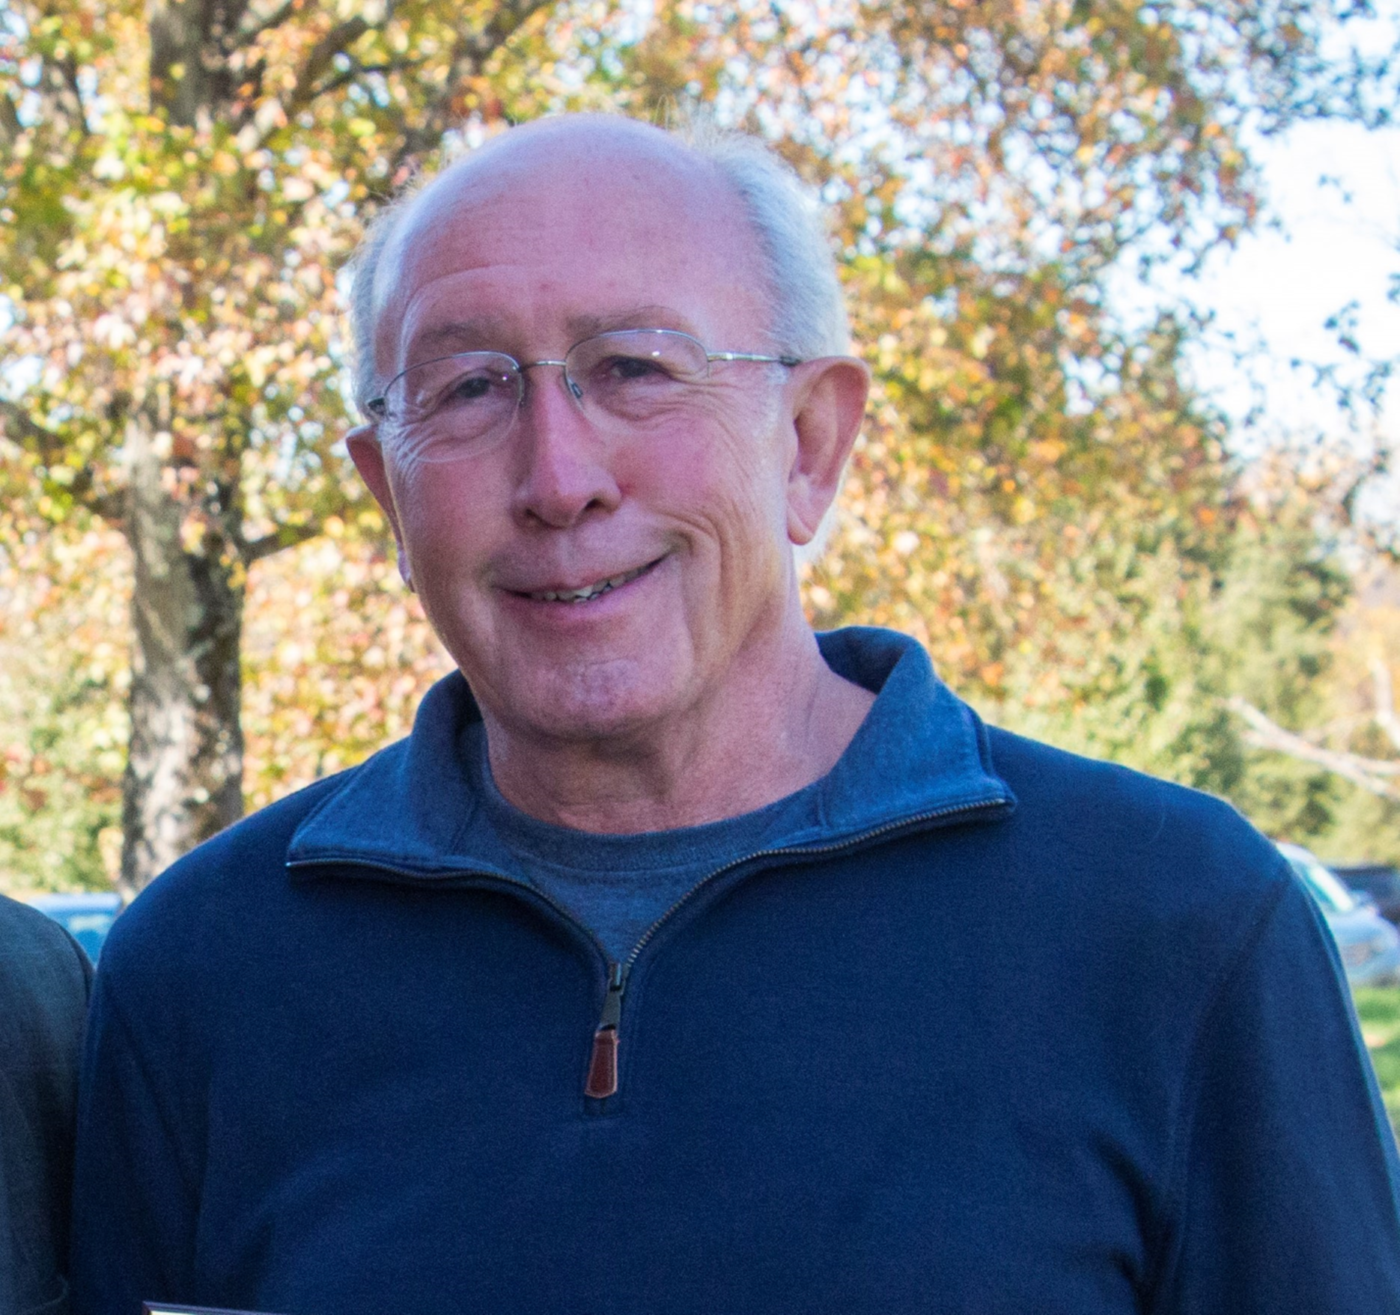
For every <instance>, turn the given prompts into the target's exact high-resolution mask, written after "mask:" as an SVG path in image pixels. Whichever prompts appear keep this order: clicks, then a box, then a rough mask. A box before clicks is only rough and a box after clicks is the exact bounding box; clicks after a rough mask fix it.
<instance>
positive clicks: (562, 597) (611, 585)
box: [528, 566, 647, 603]
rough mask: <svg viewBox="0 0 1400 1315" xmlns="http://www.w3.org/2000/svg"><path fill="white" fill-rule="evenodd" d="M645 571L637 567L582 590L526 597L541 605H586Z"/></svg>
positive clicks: (544, 591) (550, 590) (549, 591)
mask: <svg viewBox="0 0 1400 1315" xmlns="http://www.w3.org/2000/svg"><path fill="white" fill-rule="evenodd" d="M646 569H647V568H646V567H645V566H639V567H637V569H636V570H635V571H624V572H623V573H622V574H621V575H614V576H612V577H611V578H610V579H607V580H600V581H599V582H598V583H597V584H590V585H585V586H584V587H583V588H582V589H564V590H554V589H545V590H543V591H541V592H540V593H537V594H529V595H528V597H530V598H534V599H537V600H539V601H540V602H543V603H586V602H588V600H589V599H590V598H597V597H599V596H600V595H602V594H605V593H607V592H608V591H609V590H610V589H616V588H618V587H619V586H621V585H624V584H626V583H627V582H628V581H629V580H635V579H636V578H637V577H638V576H639V575H641V574H642V572H643V571H645V570H646Z"/></svg>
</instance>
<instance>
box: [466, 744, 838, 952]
mask: <svg viewBox="0 0 1400 1315" xmlns="http://www.w3.org/2000/svg"><path fill="white" fill-rule="evenodd" d="M465 740H466V743H465V744H464V745H463V749H464V750H465V753H466V759H467V764H468V771H469V773H470V776H471V778H472V786H473V788H474V790H475V792H476V796H477V798H478V799H479V800H480V801H481V808H480V809H479V811H478V812H477V814H476V817H475V818H474V819H473V829H474V830H476V829H478V828H479V829H480V833H479V834H478V835H475V836H474V837H473V840H474V842H476V843H477V844H479V845H480V846H481V848H482V849H484V850H486V851H487V852H492V853H493V856H494V858H495V859H496V861H497V862H498V863H500V864H501V866H502V867H503V868H504V870H505V871H507V872H509V873H511V875H513V876H519V877H521V878H523V879H525V880H527V881H529V882H530V884H531V885H533V886H535V887H536V888H538V889H539V890H540V891H542V892H543V893H544V894H545V895H547V896H548V897H549V898H550V899H552V900H553V901H554V902H555V903H556V904H560V905H563V907H564V908H566V909H568V910H569V912H570V913H572V914H573V915H574V917H575V918H577V919H578V921H579V922H581V923H582V924H583V925H584V926H585V927H588V928H589V929H590V930H591V931H592V932H593V934H594V935H595V936H597V938H598V939H599V940H600V941H601V942H602V944H603V947H604V948H605V949H606V950H607V953H608V957H609V959H611V960H612V961H613V962H614V963H621V962H622V961H623V960H625V959H626V958H627V956H628V954H630V953H631V951H632V948H633V946H635V945H636V944H637V942H638V941H639V940H640V939H641V938H642V936H643V935H645V933H646V931H647V928H649V927H650V926H651V925H652V924H653V923H654V922H656V921H657V919H659V918H661V917H662V916H663V915H664V914H665V913H666V912H667V911H668V910H669V909H670V908H671V907H672V906H673V905H675V904H676V903H677V902H678V901H679V900H681V899H683V898H684V897H685V895H686V894H688V893H689V892H690V891H691V890H692V889H694V887H695V886H696V884H697V883H699V882H701V881H703V880H704V879H705V878H706V877H708V876H709V875H710V874H711V873H713V872H717V871H718V870H719V869H720V868H723V867H728V866H729V865H730V864H732V863H736V862H739V861H740V860H742V859H744V858H747V857H748V856H750V855H752V854H756V853H758V852H759V851H761V850H767V849H778V848H781V847H782V846H783V845H784V843H786V841H787V840H788V838H790V837H795V836H796V835H797V834H798V833H800V832H806V833H807V834H808V835H809V836H810V834H811V831H812V828H813V827H814V826H816V825H817V824H818V821H819V817H818V803H819V800H818V794H819V789H820V785H821V782H820V781H816V782H813V783H812V784H811V785H809V786H807V787H806V788H804V789H802V790H799V791H797V793H796V794H790V795H788V796H787V797H786V798H784V799H779V800H778V801H777V802H776V803H772V804H769V805H768V806H767V807H766V808H760V809H758V810H757V811H755V812H752V813H743V814H741V815H740V816H738V817H730V818H725V819H724V820H723V821H720V822H709V823H707V824H705V825H704V826H690V827H682V828H680V829H679V830H676V831H643V832H640V833H637V834H632V835H598V834H596V833H594V832H591V831H575V830H573V829H572V828H570V827H562V826H553V825H551V824H550V823H548V822H541V821H538V820H537V819H536V818H533V817H530V816H528V815H527V814H525V813H522V812H521V811H520V810H519V809H518V808H516V807H514V806H513V805H512V804H510V803H508V802H507V801H506V800H505V799H504V798H503V797H502V795H501V792H500V791H499V790H498V789H497V788H496V783H495V781H494V780H493V779H492V777H491V767H490V764H489V762H488V760H487V755H486V731H485V727H484V726H483V725H482V724H481V723H480V722H475V723H473V724H472V725H471V726H469V727H468V728H467V732H466V736H465Z"/></svg>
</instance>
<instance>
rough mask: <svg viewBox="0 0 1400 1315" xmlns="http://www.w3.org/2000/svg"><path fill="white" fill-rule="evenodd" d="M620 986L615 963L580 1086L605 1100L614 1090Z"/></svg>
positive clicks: (620, 997) (584, 1091) (620, 1000)
mask: <svg viewBox="0 0 1400 1315" xmlns="http://www.w3.org/2000/svg"><path fill="white" fill-rule="evenodd" d="M622 985H623V983H622V965H621V964H619V963H615V964H613V966H612V977H611V978H610V979H609V981H608V993H607V995H605V996H604V997H603V1016H602V1018H601V1019H599V1021H598V1030H597V1031H596V1032H594V1033H593V1055H592V1058H591V1059H590V1060H589V1061H588V1081H587V1082H586V1083H584V1087H583V1094H584V1095H585V1096H591V1097H593V1098H594V1099H595V1100H606V1099H607V1097H609V1096H611V1095H613V1094H614V1093H615V1092H616V1091H617V1025H618V1023H619V1022H621V1020H622Z"/></svg>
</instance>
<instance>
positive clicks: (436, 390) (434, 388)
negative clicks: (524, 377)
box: [384, 352, 520, 462]
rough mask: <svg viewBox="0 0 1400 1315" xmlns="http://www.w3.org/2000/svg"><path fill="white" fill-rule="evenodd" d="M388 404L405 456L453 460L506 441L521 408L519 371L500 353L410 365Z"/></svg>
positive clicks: (393, 388)
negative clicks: (511, 423) (513, 420)
mask: <svg viewBox="0 0 1400 1315" xmlns="http://www.w3.org/2000/svg"><path fill="white" fill-rule="evenodd" d="M384 400H385V403H386V407H387V411H388V417H389V421H390V423H391V424H392V425H393V426H394V427H395V439H394V441H395V443H396V445H397V446H398V448H399V450H400V452H401V454H402V455H404V456H406V457H408V458H410V459H412V460H415V461H424V462H438V461H454V460H456V459H458V458H459V457H465V456H473V455H475V454H476V453H478V452H484V451H485V450H486V449H487V448H489V447H491V446H493V445H494V444H495V443H496V442H497V441H499V440H500V439H501V438H503V437H504V436H505V434H506V433H507V431H508V430H509V429H510V422H511V420H512V419H513V418H514V416H515V412H516V409H517V408H518V407H519V405H520V367H519V366H518V365H516V363H515V361H513V360H512V359H511V358H510V357H509V356H506V355H504V354H502V353H500V352H462V353H460V354H459V355H456V356H444V357H442V358H441V359H440V360H436V361H424V362H423V363H422V364H420V365H412V366H409V368H408V369H407V370H405V371H404V372H403V373H402V374H401V375H399V377H398V378H397V379H395V380H394V382H393V383H392V384H391V385H390V386H389V391H388V392H387V393H386V394H385V398H384Z"/></svg>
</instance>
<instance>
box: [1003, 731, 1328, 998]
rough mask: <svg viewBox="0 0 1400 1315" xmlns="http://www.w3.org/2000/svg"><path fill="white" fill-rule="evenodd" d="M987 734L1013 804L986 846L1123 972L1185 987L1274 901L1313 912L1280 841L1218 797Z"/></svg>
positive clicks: (1215, 967) (1041, 909) (1229, 952)
mask: <svg viewBox="0 0 1400 1315" xmlns="http://www.w3.org/2000/svg"><path fill="white" fill-rule="evenodd" d="M988 743H989V747H990V752H991V758H992V761H993V763H994V766H995V769H996V771H997V773H998V774H999V775H1000V776H1001V777H1002V779H1003V780H1004V781H1005V782H1006V783H1007V785H1008V786H1009V787H1010V788H1011V791H1012V792H1013V794H1014V795H1015V796H1016V799H1017V806H1016V809H1015V811H1014V812H1013V813H1012V815H1011V816H1010V817H1009V818H1008V819H1007V820H1006V822H1005V823H1004V824H1002V825H1001V826H998V827H994V828H990V830H991V831H994V832H997V833H999V835H998V836H997V837H996V839H995V840H992V839H991V838H990V837H989V842H990V843H992V844H994V845H995V847H996V848H995V853H996V856H997V860H998V861H999V862H1000V863H1001V864H1002V865H1003V866H1004V868H1005V870H1006V871H1007V873H1008V874H1009V880H1010V881H1011V882H1013V883H1014V885H1015V887H1016V890H1017V892H1018V895H1019V897H1020V899H1021V900H1023V901H1024V904H1025V906H1026V910H1027V915H1028V916H1029V917H1032V918H1036V919H1039V920H1040V925H1041V926H1043V927H1047V926H1062V927H1064V928H1065V929H1066V931H1067V933H1069V934H1072V935H1073V936H1074V937H1075V939H1076V943H1078V944H1079V945H1081V946H1085V945H1088V944H1095V945H1098V946H1101V947H1109V948H1108V949H1107V950H1106V953H1108V954H1109V955H1110V957H1111V958H1113V959H1114V961H1115V962H1118V963H1119V967H1120V969H1121V970H1122V971H1124V972H1128V973H1132V972H1137V971H1139V970H1142V971H1147V972H1149V973H1150V974H1151V975H1153V976H1154V977H1155V978H1156V979H1157V980H1159V981H1174V982H1176V983H1177V985H1178V987H1179V988H1180V989H1181V990H1183V991H1185V992H1188V993H1190V992H1192V991H1193V990H1194V988H1195V987H1196V986H1201V985H1205V983H1206V982H1208V981H1210V980H1216V979H1217V978H1218V975H1219V974H1221V973H1224V972H1227V971H1228V970H1229V968H1230V965H1231V964H1233V963H1234V962H1236V961H1237V959H1238V956H1239V955H1240V954H1242V953H1244V952H1245V951H1246V950H1247V947H1248V946H1249V945H1250V944H1251V943H1252V942H1253V941H1254V939H1255V938H1256V936H1257V935H1258V932H1259V929H1260V928H1261V927H1262V926H1263V925H1264V923H1265V922H1266V921H1267V920H1269V919H1270V917H1271V914H1272V913H1273V912H1274V911H1275V910H1276V909H1277V908H1278V907H1279V906H1280V905H1287V906H1290V907H1292V908H1293V909H1294V912H1295V913H1296V914H1297V915H1298V916H1299V917H1301V918H1303V919H1305V920H1311V921H1313V922H1315V921H1316V918H1315V917H1313V916H1312V910H1311V909H1310V908H1308V907H1306V906H1307V905H1308V904H1309V898H1308V896H1307V894H1306V892H1304V891H1303V890H1302V889H1301V887H1300V885H1299V883H1298V881H1297V880H1296V878H1294V876H1293V875H1292V872H1291V870H1290V869H1289V867H1288V864H1287V863H1286V861H1285V860H1284V858H1283V856H1282V855H1281V854H1280V853H1279V851H1278V849H1277V848H1276V847H1275V846H1274V845H1273V844H1272V843H1271V842H1270V841H1269V840H1268V839H1266V838H1265V837H1264V836H1262V835H1261V834H1260V833H1259V832H1258V831H1257V830H1255V828H1254V827H1252V826H1251V825H1250V824H1249V823H1248V822H1247V821H1246V820H1245V819H1244V818H1243V817H1242V816H1241V815H1240V814H1239V813H1238V812H1237V811H1236V810H1235V809H1234V808H1232V807H1231V806H1230V805H1229V804H1227V803H1225V802H1224V801H1223V800H1220V799H1217V798H1214V797H1213V796H1211V795H1208V794H1204V793H1202V792H1201V791H1198V790H1192V789H1188V788H1186V787H1184V786H1180V785H1175V784H1173V783H1171V782H1168V781H1162V780H1159V779H1157V778H1155V777H1151V776H1147V775H1145V774H1143V773H1141V772H1136V771H1133V770H1131V769H1129V768H1125V767H1121V766H1118V765H1116V764H1113V763H1106V762H1099V761H1095V760H1092V759H1087V758H1081V757H1078V756H1077V755H1075V754H1071V753H1066V752H1063V751H1062V750H1059V749H1055V748H1052V747H1050V746H1048V745H1045V744H1040V743H1037V742H1035V741H1033V740H1028V739H1024V738H1022V737H1020V736H1017V735H1012V734H1009V733H1007V732H1005V731H999V730H995V729H993V730H991V731H989V740H988ZM1122 956H1126V960H1123V961H1120V959H1121V957H1122Z"/></svg>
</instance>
